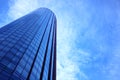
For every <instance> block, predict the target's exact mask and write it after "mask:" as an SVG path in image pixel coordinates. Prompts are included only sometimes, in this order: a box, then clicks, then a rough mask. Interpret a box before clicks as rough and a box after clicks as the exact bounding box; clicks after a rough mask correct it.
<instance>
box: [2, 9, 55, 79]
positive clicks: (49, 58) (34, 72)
mask: <svg viewBox="0 0 120 80" xmlns="http://www.w3.org/2000/svg"><path fill="white" fill-rule="evenodd" d="M0 80H56V17H55V15H54V13H53V12H52V11H51V10H49V9H47V8H39V9H37V10H35V11H33V12H31V13H29V14H28V15H25V16H23V17H21V18H19V19H17V20H15V21H13V22H12V23H10V24H8V25H5V26H4V27H2V28H0Z"/></svg>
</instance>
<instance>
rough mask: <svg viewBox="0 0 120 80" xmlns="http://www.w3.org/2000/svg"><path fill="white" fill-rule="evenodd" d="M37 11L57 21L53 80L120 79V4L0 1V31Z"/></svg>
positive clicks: (103, 0) (114, 0)
mask: <svg viewBox="0 0 120 80" xmlns="http://www.w3.org/2000/svg"><path fill="white" fill-rule="evenodd" d="M40 7H46V8H49V9H51V10H52V11H53V12H54V13H55V15H56V17H57V80H119V79H120V73H119V71H120V60H119V59H120V0H0V27H2V26H4V25H6V24H8V23H10V22H12V21H14V20H16V19H18V18H20V17H22V16H24V15H26V14H27V13H30V12H31V11H33V10H35V9H37V8H40Z"/></svg>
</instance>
